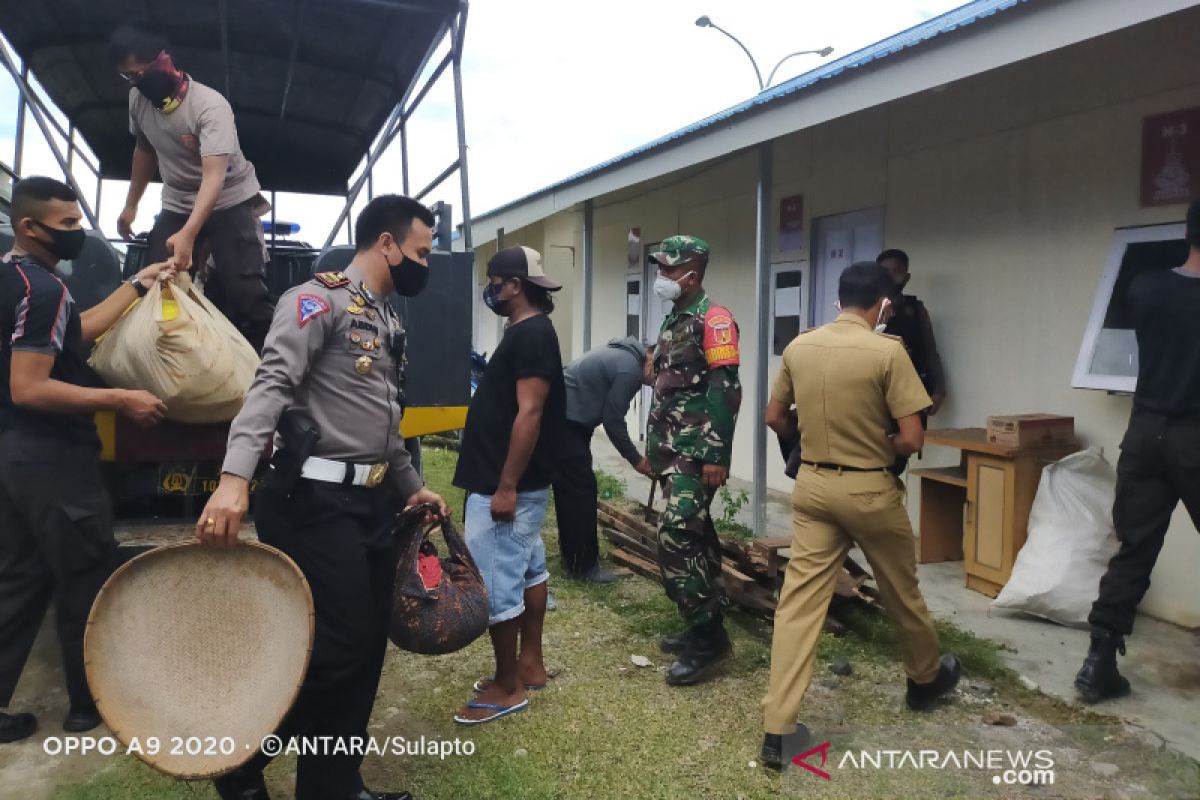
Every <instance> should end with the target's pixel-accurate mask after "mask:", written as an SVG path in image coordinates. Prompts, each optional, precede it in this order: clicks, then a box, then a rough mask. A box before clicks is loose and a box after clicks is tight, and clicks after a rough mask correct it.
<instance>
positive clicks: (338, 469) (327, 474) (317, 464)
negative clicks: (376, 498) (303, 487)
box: [300, 456, 388, 489]
mask: <svg viewBox="0 0 1200 800" xmlns="http://www.w3.org/2000/svg"><path fill="white" fill-rule="evenodd" d="M387 470H388V465H387V464H347V463H346V462H344V461H331V460H330V459H328V458H317V457H316V456H310V457H309V458H307V459H305V461H304V465H303V466H302V467H301V468H300V477H301V478H308V479H309V480H313V481H325V482H326V483H343V484H345V485H347V486H366V487H368V488H371V489H374V488H375V487H376V486H378V485H379V484H381V483H383V476H384V475H386V474H387Z"/></svg>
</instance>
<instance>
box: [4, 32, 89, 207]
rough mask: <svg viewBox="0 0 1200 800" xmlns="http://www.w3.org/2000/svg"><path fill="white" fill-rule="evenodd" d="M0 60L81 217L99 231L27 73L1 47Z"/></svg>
mask: <svg viewBox="0 0 1200 800" xmlns="http://www.w3.org/2000/svg"><path fill="white" fill-rule="evenodd" d="M0 60H2V61H3V62H4V68H5V69H7V70H8V72H9V74H10V75H12V77H13V80H15V81H16V82H17V93H18V94H19V95H22V96H23V97H24V98H25V99H26V101H27V102H28V104H29V111H30V112H31V113H32V114H33V120H34V122H36V123H37V124H38V128H40V129H41V131H42V136H44V137H45V138H46V144H47V145H48V146H49V147H50V152H51V153H52V154H53V155H54V160H55V162H57V163H58V168H59V169H61V170H62V171H63V178H64V179H65V180H66V182H67V184H68V185H69V186H70V187H71V189H72V190H73V191H74V192H75V194H76V195H78V197H79V207H80V208H81V209H83V216H84V217H86V218H87V221H88V224H90V225H91V226H92V227H93V228H95V229H96V230H100V225H99V223H98V222H97V221H96V215H95V214H93V213H92V207H91V205H90V204H89V203H88V201H87V200H85V199H84V197H83V192H82V191H81V190H80V188H79V184H78V183H77V182H76V181H75V178H74V177H73V176H72V175H71V170H70V169H68V168H67V160H66V158H64V157H63V154H62V151H61V150H59V149H58V143H57V142H56V141H54V136H53V134H52V133H51V132H50V126H49V125H48V124H47V123H46V120H45V119H44V118H43V115H42V109H41V106H40V101H39V100H38V98H37V96H36V95H34V94H33V90H32V89H31V88H30V86H29V82H28V81H27V80H26V77H27V75H28V72H27V71H26V70H22V71H20V72H18V71H17V65H16V64H14V63H13V62H12V59H11V58H9V56H8V51H7V50H6V49H5V48H4V47H3V46H0Z"/></svg>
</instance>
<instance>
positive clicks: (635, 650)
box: [54, 449, 1200, 800]
mask: <svg viewBox="0 0 1200 800" xmlns="http://www.w3.org/2000/svg"><path fill="white" fill-rule="evenodd" d="M453 463H454V453H452V452H448V451H444V450H432V449H427V450H426V451H425V467H426V478H427V481H428V483H429V484H430V485H431V486H432V487H434V488H435V489H437V490H438V491H441V492H443V493H444V494H445V496H446V497H447V499H448V500H449V501H450V502H451V504H452V505H453V506H454V507H455V509H456V510H457V511H458V512H459V514H460V515H461V509H462V501H463V497H462V493H461V492H459V491H457V490H454V489H452V488H450V476H451V473H452V470H453ZM545 537H546V542H547V553H548V555H549V556H550V562H551V571H552V572H553V573H554V579H553V580H552V583H551V590H552V592H553V594H554V596H555V598H556V600H557V603H558V610H557V611H552V612H550V613H549V614H548V618H547V622H546V654H547V661H548V666H549V667H551V669H552V670H553V669H557V670H559V671H560V672H559V674H558V676H557V677H556V678H555V679H554V680H552V681H551V682H550V685H549V686H548V688H547V689H545V690H544V691H542V692H539V693H538V694H536V695H534V697H533V699H532V702H531V707H530V709H529V710H528V711H526V712H525V713H523V714H519V715H517V716H515V717H513V718H510V719H506V720H502V721H500V722H497V723H495V724H491V725H485V726H481V727H476V728H462V727H459V726H456V725H455V724H454V723H453V721H452V719H451V716H452V714H453V711H454V709H455V708H456V707H457V706H459V705H460V704H461V703H462V702H463V701H464V700H466V699H467V698H468V697H469V696H470V691H471V689H470V687H471V683H472V682H473V681H474V680H476V679H477V678H481V677H484V676H486V675H488V674H490V673H491V670H492V666H491V665H492V658H491V647H490V644H489V643H488V642H487V640H486V637H485V638H484V639H481V640H479V641H478V642H476V643H474V644H473V645H471V646H470V647H469V648H467V649H466V650H464V651H462V652H459V653H455V654H453V655H449V656H442V657H423V656H415V655H411V654H408V653H404V652H401V651H399V650H397V649H395V648H390V649H389V653H388V660H387V663H386V666H385V669H384V675H383V681H382V687H381V690H380V695H379V698H378V701H377V703H376V706H375V716H374V718H373V721H372V724H371V732H372V733H373V734H374V735H376V736H379V737H396V736H400V737H405V738H406V739H407V740H409V741H414V740H419V739H420V737H422V736H424V737H427V738H433V739H449V740H453V739H455V738H456V737H457V738H459V739H461V740H462V741H464V742H465V741H467V740H469V741H471V742H472V743H473V744H474V748H475V753H474V755H473V756H469V757H467V756H460V757H453V756H452V757H449V758H447V759H446V760H444V761H443V760H441V759H439V758H436V757H428V756H420V757H394V756H383V757H377V756H373V757H368V758H367V760H366V761H365V763H364V766H363V774H364V777H365V778H366V781H367V783H368V785H369V786H371V787H373V788H377V789H399V788H404V789H408V790H410V791H412V792H413V794H414V795H415V797H416V798H418V800H477V799H478V800H482V799H483V798H496V800H517V799H518V798H519V799H520V800H526V799H528V800H537V799H540V798H546V799H547V800H549V798H604V799H605V800H607V799H608V798H663V800H673V799H675V798H678V800H693V799H694V798H731V799H736V798H746V799H747V800H748V799H749V798H771V797H780V796H797V797H800V796H804V797H821V798H854V799H855V800H864V799H867V798H918V797H921V798H924V797H947V798H949V797H968V798H976V797H979V798H1026V797H1030V798H1101V797H1110V798H1117V797H1147V798H1156V800H1159V799H1162V798H1179V799H1180V800H1183V799H1184V798H1196V797H1200V773H1198V772H1197V767H1196V764H1195V763H1194V762H1191V761H1188V760H1186V759H1182V758H1179V757H1176V756H1174V755H1171V754H1169V753H1167V752H1163V751H1161V750H1159V749H1156V748H1153V747H1150V746H1147V745H1146V744H1145V743H1144V742H1142V741H1141V740H1138V739H1137V738H1136V737H1132V736H1130V735H1129V734H1128V733H1127V732H1125V731H1124V730H1123V729H1121V728H1120V727H1119V726H1117V725H1115V724H1114V723H1113V721H1111V720H1108V719H1106V718H1103V717H1098V716H1095V715H1091V714H1086V713H1082V712H1078V711H1076V710H1073V709H1071V708H1070V707H1068V706H1065V705H1063V704H1059V703H1057V702H1055V701H1052V700H1050V699H1048V698H1045V697H1043V696H1042V695H1038V694H1034V693H1031V692H1029V691H1027V690H1025V689H1024V688H1022V687H1021V686H1020V684H1019V683H1018V682H1017V681H1016V680H1015V676H1013V675H1012V674H1011V673H1008V672H1006V671H1005V670H1004V669H1003V668H1002V667H1001V666H1000V661H999V659H998V658H997V654H996V649H995V646H994V645H992V644H991V643H989V642H986V641H983V640H979V639H976V638H974V637H972V636H970V635H969V634H964V633H962V632H961V631H958V630H957V629H955V628H953V627H951V626H949V625H942V626H941V632H942V635H943V637H944V647H945V649H947V650H952V651H955V652H957V653H959V654H960V655H961V656H963V660H964V663H965V665H966V672H967V675H968V677H967V678H965V679H964V682H963V686H962V687H961V690H960V692H959V696H958V697H957V698H956V701H955V702H954V703H951V704H948V705H946V706H944V707H941V708H939V709H937V710H935V711H933V712H932V713H930V714H927V715H923V716H918V715H914V714H912V713H910V712H908V711H906V710H904V709H903V704H902V698H903V687H904V675H903V671H902V669H901V667H900V665H899V662H898V659H897V656H896V652H897V648H896V643H895V639H894V637H893V635H892V633H891V631H890V629H889V628H888V626H887V625H886V623H884V622H883V621H882V620H880V619H878V618H875V617H873V616H871V615H867V614H864V615H863V616H862V617H861V618H858V619H856V620H854V623H855V624H854V625H853V626H852V627H853V628H854V633H852V634H851V635H848V636H845V637H842V638H834V637H831V636H828V635H826V636H824V637H823V639H822V643H821V651H820V656H819V657H820V663H819V664H818V667H817V670H816V674H815V676H814V677H815V680H814V685H813V689H812V690H811V691H810V693H809V695H808V698H807V699H806V701H805V710H804V714H805V719H806V721H808V722H809V723H810V727H812V728H813V729H814V734H815V736H817V739H816V741H817V742H822V741H825V740H830V741H832V742H833V746H832V749H831V750H830V764H829V765H828V766H827V769H829V771H830V772H832V773H833V779H832V780H830V781H823V780H821V779H820V778H817V777H815V776H813V775H810V774H808V773H807V772H804V771H803V770H800V769H792V770H789V771H788V772H787V773H785V774H784V775H783V776H780V775H777V774H772V773H769V772H766V771H764V770H763V769H762V768H761V767H759V766H757V764H756V763H755V762H756V760H757V755H758V747H759V744H760V742H761V729H760V727H759V725H760V712H759V706H758V704H759V700H760V698H761V697H762V696H763V693H764V690H765V686H766V681H767V673H768V668H769V664H770V627H769V625H768V624H767V623H766V622H764V621H762V620H758V619H754V618H750V617H745V616H741V615H734V616H733V618H732V623H733V624H732V625H731V634H732V637H733V639H734V648H735V657H734V658H733V660H732V662H731V664H730V665H729V666H728V668H727V669H726V670H725V671H724V672H723V673H722V675H721V677H719V678H718V679H716V680H714V681H712V682H711V683H708V684H705V685H701V686H697V687H692V688H686V689H672V688H670V687H667V686H666V685H665V684H664V682H663V676H662V674H661V672H660V669H661V668H664V667H665V664H666V663H667V660H666V658H665V657H663V656H662V655H660V654H659V652H658V650H657V646H656V640H657V637H658V635H659V634H661V633H662V632H664V631H667V630H671V629H673V628H675V627H676V626H677V625H678V618H677V615H676V612H675V610H674V607H673V606H672V605H671V604H670V603H669V602H668V601H667V600H666V598H665V597H664V596H663V593H662V590H661V588H660V587H659V586H658V585H656V584H654V583H652V582H650V581H648V580H644V579H642V578H638V577H630V578H625V579H623V580H621V581H619V582H618V583H617V584H616V585H613V586H608V587H591V586H581V585H579V584H576V583H571V582H568V581H565V580H562V579H561V569H560V567H559V564H558V546H557V541H556V535H555V526H554V518H553V508H551V515H550V517H549V520H548V524H547V526H546V531H545ZM637 655H640V656H645V657H647V658H649V659H650V661H651V662H653V665H654V666H652V667H637V666H635V665H634V664H633V663H632V662H631V661H630V657H631V656H637ZM838 656H842V657H845V658H848V659H849V660H850V662H851V663H852V665H853V667H854V673H853V674H852V675H851V676H848V677H834V676H832V675H831V673H830V672H829V670H828V663H829V661H830V660H831V659H833V658H835V657H838ZM986 710H1003V711H1006V712H1008V713H1011V714H1013V715H1015V716H1016V717H1017V718H1018V724H1017V725H1016V726H1015V727H994V726H988V725H984V724H982V723H981V721H980V717H981V715H982V713H983V712H984V711H986ZM930 748H934V749H941V750H959V751H961V750H963V749H965V748H974V749H981V748H982V749H995V748H1005V749H1039V748H1044V749H1049V750H1050V751H1051V752H1053V754H1054V760H1055V767H1056V776H1055V783H1054V785H1053V786H1046V787H1038V786H1019V785H1018V786H1005V787H1000V786H996V785H995V784H994V783H993V779H992V773H991V772H979V771H962V770H930V769H926V770H913V769H898V770H873V769H865V768H864V769H854V768H846V769H836V768H835V767H836V766H837V761H838V759H839V758H841V757H842V755H843V754H844V753H845V752H846V751H848V750H854V751H855V752H857V751H858V750H860V749H867V750H874V749H913V750H917V749H930ZM1094 762H1103V763H1106V764H1113V765H1116V766H1117V768H1118V769H1119V773H1118V775H1117V777H1116V778H1108V779H1105V778H1101V777H1100V776H1099V774H1098V773H1097V771H1096V770H1094V769H1092V768H1091V764H1092V763H1094ZM293 771H294V764H293V763H292V762H291V761H290V760H289V759H287V758H283V759H279V760H278V761H277V762H276V763H275V764H274V765H272V767H271V768H270V769H268V771H267V779H268V783H269V785H270V787H271V790H272V796H273V797H275V798H287V797H291V791H292V788H291V787H292V782H293V780H294V778H293ZM1117 790H1119V791H1120V792H1122V793H1123V794H1113V792H1115V791H1117ZM54 797H55V798H57V800H149V799H150V798H154V799H155V800H160V799H161V800H173V799H174V798H179V799H180V800H185V799H188V800H199V799H200V798H210V799H211V798H215V797H216V794H215V792H213V791H212V789H211V787H210V786H209V785H207V784H196V785H188V784H183V783H178V782H175V781H173V780H170V779H166V778H163V777H160V776H158V775H157V774H155V773H154V772H152V771H151V770H149V769H148V768H146V767H144V766H142V765H140V764H139V763H136V762H134V761H132V760H130V759H126V758H113V759H111V760H110V762H109V763H108V766H107V768H105V769H104V770H103V771H101V772H98V773H97V774H95V775H94V776H93V777H92V778H91V779H90V780H89V781H87V782H86V783H82V784H73V785H66V786H61V787H60V788H59V789H58V791H57V793H56V794H55V795H54Z"/></svg>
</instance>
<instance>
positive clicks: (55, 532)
mask: <svg viewBox="0 0 1200 800" xmlns="http://www.w3.org/2000/svg"><path fill="white" fill-rule="evenodd" d="M15 436H16V434H15V433H14V432H13V431H8V432H5V433H3V434H0V708H3V707H5V706H7V705H8V704H9V702H10V701H11V700H12V696H13V691H14V690H15V689H16V687H17V680H18V679H19V678H20V677H21V671H22V670H23V669H24V667H25V662H26V660H27V659H28V658H29V651H30V649H31V648H32V647H33V641H34V639H35V638H36V637H37V633H38V629H39V628H41V626H42V621H43V619H44V618H45V616H46V610H47V608H48V607H49V604H50V601H51V600H53V601H54V611H55V619H56V622H57V624H58V641H59V644H60V645H61V647H62V659H63V671H64V672H65V673H66V679H67V695H68V697H69V698H70V701H71V706H72V707H73V708H80V709H85V708H88V707H90V706H91V705H92V695H91V692H90V691H89V690H88V683H87V676H86V674H85V673H84V669H83V634H84V630H85V628H86V626H87V617H88V612H90V611H91V608H92V601H93V600H95V599H96V594H97V593H98V592H99V591H100V587H101V586H103V585H104V582H105V581H106V580H108V576H109V575H111V574H112V571H113V568H114V567H115V566H116V563H117V544H116V541H115V540H114V538H113V529H112V505H111V501H110V499H109V496H108V491H107V489H106V488H105V486H104V481H103V480H102V478H101V476H100V466H99V462H98V459H97V455H96V452H95V450H94V449H93V448H90V447H75V446H62V445H54V444H44V446H43V448H44V458H45V459H46V460H44V461H38V462H36V463H30V462H15V461H11V460H8V458H6V457H5V455H9V454H11V453H12V452H13V450H14V449H16V445H15V444H13V442H12V440H13V439H14V437H15Z"/></svg>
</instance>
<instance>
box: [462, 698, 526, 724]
mask: <svg viewBox="0 0 1200 800" xmlns="http://www.w3.org/2000/svg"><path fill="white" fill-rule="evenodd" d="M467 708H486V709H489V710H491V711H495V712H496V713H495V714H492V715H491V716H490V717H484V718H483V719H469V718H467V717H460V716H459V715H458V714H455V715H454V721H455V722H457V723H458V724H459V725H483V724H484V723H485V722H495V721H496V720H498V719H500V718H501V717H507V716H509V715H511V714H516V713H518V712H520V711H524V710H525V709H527V708H529V700H522V701H521V702H519V703H517V704H516V705H515V706H500V705H496V704H495V703H480V702H479V701H477V700H471V701H469V702H468V703H467Z"/></svg>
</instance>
